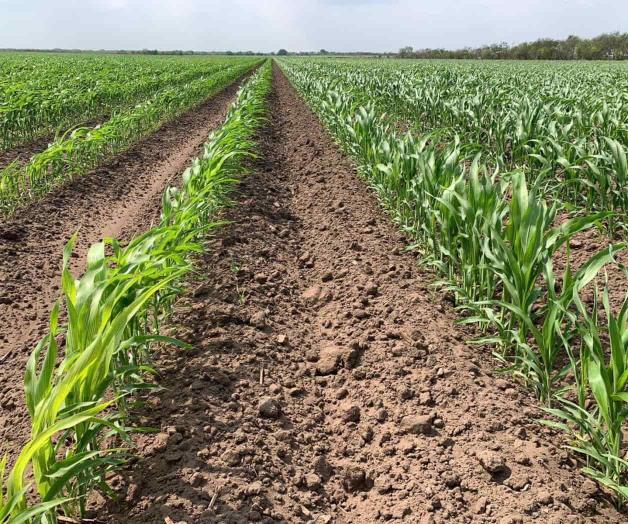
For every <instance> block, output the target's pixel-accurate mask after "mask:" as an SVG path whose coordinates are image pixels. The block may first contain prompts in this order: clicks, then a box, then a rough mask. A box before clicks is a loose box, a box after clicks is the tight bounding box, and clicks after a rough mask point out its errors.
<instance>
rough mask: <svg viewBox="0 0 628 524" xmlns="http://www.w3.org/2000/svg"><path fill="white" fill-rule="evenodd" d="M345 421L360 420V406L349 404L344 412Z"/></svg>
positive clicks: (356, 421)
mask: <svg viewBox="0 0 628 524" xmlns="http://www.w3.org/2000/svg"><path fill="white" fill-rule="evenodd" d="M342 421H343V422H355V423H358V422H360V408H359V407H358V406H356V405H352V406H349V407H348V408H346V409H345V410H344V412H343V414H342Z"/></svg>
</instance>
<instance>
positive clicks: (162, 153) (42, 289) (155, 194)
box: [0, 75, 248, 456]
mask: <svg viewBox="0 0 628 524" xmlns="http://www.w3.org/2000/svg"><path fill="white" fill-rule="evenodd" d="M246 76H248V75H246ZM239 85H240V81H238V82H236V83H234V84H233V85H231V86H229V87H227V88H226V89H225V90H223V91H221V92H220V93H218V94H217V95H216V96H214V97H213V98H211V99H210V100H208V101H207V102H205V103H203V104H202V105H200V106H199V107H197V108H195V109H192V110H191V111H189V112H188V113H186V114H184V115H183V116H181V117H180V118H178V119H176V120H174V121H172V122H170V123H167V124H165V125H163V126H162V127H161V128H160V129H159V130H157V131H156V132H155V133H153V134H152V135H150V136H149V137H147V138H145V139H143V140H141V141H140V142H139V143H137V144H136V145H134V146H133V147H131V148H130V149H129V150H128V151H126V152H125V153H123V154H121V155H119V156H117V157H116V158H115V159H114V160H112V161H110V162H108V163H107V164H105V165H103V166H102V167H100V168H98V169H97V170H95V171H94V172H92V173H89V174H87V175H84V176H82V177H78V178H77V179H76V180H74V181H72V182H70V183H68V184H66V185H64V186H63V187H60V188H57V189H55V190H54V191H53V192H52V193H50V194H48V195H47V196H46V197H44V198H43V199H42V200H40V201H38V202H34V203H33V204H31V205H29V206H28V207H26V208H24V209H23V210H21V211H20V212H18V213H17V214H16V215H15V216H13V217H11V218H10V219H8V220H6V221H4V222H0V443H1V445H0V456H2V455H3V454H4V453H6V452H9V453H13V452H14V451H15V449H18V447H20V446H21V445H22V444H23V443H24V442H25V441H26V439H27V438H28V435H29V431H30V428H29V420H28V413H27V411H26V407H25V405H24V395H23V376H24V366H25V363H26V360H27V359H28V356H29V355H30V353H31V351H32V350H33V348H34V344H35V343H36V342H37V340H38V339H39V338H41V336H43V335H44V334H45V332H46V327H47V325H48V316H49V314H50V313H49V312H50V309H51V306H52V304H53V302H54V301H55V300H56V299H57V297H58V296H59V293H60V288H59V283H60V275H61V262H62V254H63V246H64V244H65V243H66V242H67V241H68V239H69V238H70V237H71V235H72V234H73V233H74V232H77V231H78V233H79V237H78V244H77V247H76V249H75V252H74V259H73V263H72V268H73V271H74V272H75V274H77V275H78V274H80V271H82V269H83V268H84V266H85V257H86V254H87V249H88V248H89V246H90V245H91V244H92V243H94V242H97V241H99V240H101V239H102V238H104V237H106V236H115V237H117V238H122V239H124V238H130V237H131V236H132V235H133V234H135V233H138V232H144V231H146V230H147V229H149V228H150V226H151V223H153V222H154V221H156V220H157V219H158V218H159V210H160V203H161V196H162V193H163V190H164V188H165V187H166V186H167V185H168V184H170V183H173V182H175V181H177V180H178V177H179V176H180V175H181V173H182V172H183V171H184V169H185V168H186V167H187V165H189V163H190V161H191V160H192V159H193V158H194V157H195V156H197V155H198V154H199V153H200V152H201V149H202V144H203V143H204V142H205V140H206V139H207V135H208V133H209V132H210V131H211V130H212V129H215V128H216V127H217V126H218V125H220V124H221V123H222V121H223V120H224V118H225V115H226V112H227V109H228V107H229V105H230V104H231V102H232V101H233V99H234V96H235V93H236V91H237V89H238V86H239Z"/></svg>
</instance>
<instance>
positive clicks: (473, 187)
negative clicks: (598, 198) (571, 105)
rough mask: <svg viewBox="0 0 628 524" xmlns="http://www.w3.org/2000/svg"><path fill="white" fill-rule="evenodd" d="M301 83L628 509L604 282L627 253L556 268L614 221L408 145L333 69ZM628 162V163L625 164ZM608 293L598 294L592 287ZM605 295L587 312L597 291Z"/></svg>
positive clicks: (622, 408) (622, 338) (457, 158)
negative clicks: (586, 234)
mask: <svg viewBox="0 0 628 524" xmlns="http://www.w3.org/2000/svg"><path fill="white" fill-rule="evenodd" d="M282 67H283V68H284V70H285V71H286V72H287V74H288V76H289V78H290V80H291V81H292V82H293V84H294V85H295V87H296V88H297V89H298V90H299V91H300V92H301V94H302V95H303V96H304V98H305V99H306V101H307V102H308V103H309V104H310V106H311V107H312V108H313V109H314V110H315V111H316V112H317V113H318V115H319V117H320V118H321V120H322V121H323V122H324V123H325V125H326V126H327V128H328V129H329V130H330V132H331V133H332V135H333V136H334V137H335V138H336V140H337V141H338V142H339V144H341V146H342V147H343V148H344V149H345V150H346V151H347V152H348V153H349V154H350V155H351V156H353V157H354V158H355V159H356V161H357V163H358V165H359V168H360V172H361V173H362V175H363V176H364V177H365V178H366V180H367V181H368V182H369V183H370V184H371V185H372V187H373V188H374V189H375V190H376V191H377V193H378V195H379V197H380V199H381V201H382V202H383V204H384V205H385V206H386V207H387V209H388V210H389V212H390V213H391V214H392V216H393V217H394V219H395V221H396V222H397V223H398V224H399V226H400V227H401V228H402V229H403V230H404V231H405V232H406V233H407V234H408V235H409V236H410V237H411V238H413V239H414V242H415V243H416V246H417V247H419V248H420V249H421V250H422V251H423V252H424V254H425V258H426V261H427V262H429V263H430V264H432V265H434V266H436V267H437V268H438V269H439V271H440V273H441V274H442V275H443V282H442V284H443V289H444V290H445V291H446V292H450V293H452V294H454V296H455V297H456V299H457V303H458V304H459V306H460V309H461V310H462V311H463V314H464V317H463V322H465V323H472V324H476V325H478V326H479V328H480V329H481V330H482V332H483V337H482V338H481V339H480V340H478V342H479V343H481V344H483V345H485V346H489V347H492V348H493V351H494V354H495V355H496V356H497V358H498V359H499V360H500V362H501V363H502V364H503V366H504V368H505V370H508V371H510V372H512V373H513V374H514V375H515V376H516V377H518V378H520V379H521V380H523V381H524V382H525V383H526V384H527V385H528V386H530V387H531V388H532V389H533V390H534V391H535V392H536V394H537V395H538V397H539V398H540V400H541V401H542V402H543V404H544V405H545V407H546V409H547V410H548V412H549V413H550V414H551V415H552V416H553V417H552V418H551V420H548V421H546V423H547V424H549V425H552V426H553V427H556V428H560V429H561V430H564V431H565V432H567V434H568V435H569V438H570V447H571V449H573V450H575V451H576V452H577V453H579V454H580V456H581V457H583V459H584V461H585V462H586V465H585V467H584V472H585V473H586V474H588V475H590V476H591V477H593V478H594V479H596V480H597V481H599V482H600V483H601V484H603V485H604V486H605V487H606V488H608V489H609V490H611V491H612V492H613V493H614V494H615V496H616V497H617V499H618V501H620V502H625V501H626V500H628V478H627V476H628V462H626V458H625V456H624V453H625V442H624V436H623V433H622V426H623V424H624V422H625V420H626V418H627V417H628V388H627V384H628V325H627V323H628V295H626V297H625V298H624V299H623V303H622V305H621V306H620V308H619V310H618V311H616V310H615V309H614V308H612V307H611V305H610V301H609V296H608V293H607V291H606V289H603V290H602V291H598V288H597V284H596V282H597V281H598V280H599V279H597V278H596V277H597V276H598V274H599V272H600V271H601V270H602V269H603V268H604V266H605V265H607V264H609V263H613V262H614V256H615V255H616V254H617V253H618V252H619V251H621V250H623V249H624V248H625V244H623V243H620V244H616V245H611V246H608V247H607V248H606V249H604V250H602V251H601V252H599V253H597V254H595V255H593V256H592V257H591V258H590V259H589V260H588V261H587V262H586V263H584V264H582V265H581V266H580V267H579V268H578V269H577V270H574V269H572V266H571V265H570V264H569V263H567V266H566V268H565V270H564V271H563V272H562V274H557V272H556V271H555V269H554V264H553V258H554V257H555V255H556V254H557V252H558V250H559V249H561V248H564V247H566V248H567V257H568V258H569V243H570V240H571V239H572V238H573V236H574V235H575V234H577V233H578V232H580V231H582V230H584V229H586V228H590V227H594V226H599V225H600V223H601V222H602V221H604V220H606V219H608V217H609V215H610V213H609V212H608V211H603V212H598V213H593V214H586V215H584V216H580V217H576V218H572V219H570V220H567V221H565V222H562V223H561V224H560V225H556V223H557V220H556V218H557V213H558V210H559V206H558V204H557V203H556V202H555V201H554V202H553V203H551V204H548V203H547V202H546V201H545V195H543V193H542V192H541V188H540V187H538V186H537V187H532V188H531V187H530V186H529V184H528V182H527V180H526V177H525V176H524V173H523V172H522V171H521V170H515V171H513V172H508V173H505V172H504V173H499V176H498V171H497V170H493V169H490V168H489V167H488V166H487V165H485V164H484V163H483V162H482V161H481V158H480V156H479V155H476V156H474V155H473V154H472V153H471V154H470V152H469V150H468V149H465V147H464V146H463V145H462V144H461V142H460V140H454V141H453V142H451V143H447V142H445V143H434V142H433V141H432V140H431V139H430V138H431V136H430V135H429V134H428V135H423V136H415V135H414V134H413V133H405V134H403V135H400V134H399V133H398V132H397V131H396V130H395V129H394V127H393V126H392V125H391V124H390V121H389V119H387V118H386V117H385V116H383V115H381V114H380V113H379V112H378V111H377V110H376V109H375V107H374V105H373V104H367V105H366V106H364V105H362V104H361V103H360V102H361V101H362V100H363V98H362V97H355V96H354V95H353V93H352V92H351V90H349V91H345V90H344V89H343V87H342V84H338V82H337V80H336V75H335V74H334V73H333V71H334V69H333V66H332V65H330V66H328V67H326V69H325V71H326V73H325V74H322V73H321V71H322V70H323V68H320V67H313V68H310V67H308V65H307V62H296V61H290V60H285V61H282ZM625 161H626V160H625V156H624V157H623V162H624V163H625ZM592 287H593V288H594V289H593V290H591V288H592ZM585 290H586V291H592V292H593V300H591V301H587V300H586V299H585V298H583V296H584V291H585Z"/></svg>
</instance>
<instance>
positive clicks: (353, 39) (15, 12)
mask: <svg viewBox="0 0 628 524" xmlns="http://www.w3.org/2000/svg"><path fill="white" fill-rule="evenodd" d="M612 31H621V32H626V31H628V0H0V48H9V47H10V48H65V49H160V50H169V49H185V50H188V49H191V50H195V51H220V50H234V51H237V50H240V51H247V50H251V51H256V52H268V51H276V50H278V49H280V48H285V49H288V50H290V51H305V50H311V51H318V50H320V49H327V50H329V51H397V50H399V48H401V47H404V46H408V45H409V46H413V47H415V48H440V47H443V48H447V49H458V48H462V47H467V46H470V47H476V46H480V45H483V44H490V43H496V42H507V43H510V44H515V43H520V42H524V41H530V40H536V39H537V38H541V37H551V38H565V37H567V36H569V35H570V34H576V35H578V36H581V37H591V36H596V35H598V34H600V33H604V32H612Z"/></svg>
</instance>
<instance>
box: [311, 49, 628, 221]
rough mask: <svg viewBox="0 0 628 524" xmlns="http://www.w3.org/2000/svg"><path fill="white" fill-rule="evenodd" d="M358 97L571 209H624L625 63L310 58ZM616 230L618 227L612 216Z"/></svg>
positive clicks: (315, 69) (627, 187)
mask: <svg viewBox="0 0 628 524" xmlns="http://www.w3.org/2000/svg"><path fill="white" fill-rule="evenodd" d="M307 67H308V69H310V71H311V75H313V76H316V77H317V78H318V77H322V78H330V71H329V70H330V67H333V79H334V82H333V83H332V84H333V86H334V87H335V88H337V89H338V90H341V91H351V93H352V94H353V96H354V98H355V100H356V102H358V103H360V104H362V105H366V104H367V103H369V102H370V103H372V104H373V105H374V107H375V108H377V110H378V112H386V113H388V115H389V116H390V117H391V119H392V120H393V121H394V122H396V123H397V124H398V125H400V126H401V127H403V128H404V129H406V128H409V129H412V130H413V131H414V132H416V133H418V134H420V135H427V134H430V139H431V140H434V141H440V142H443V143H451V142H453V141H455V140H459V141H460V144H461V149H462V150H463V151H464V154H465V155H471V154H473V153H482V155H483V158H484V162H485V163H488V164H490V165H492V166H498V167H499V168H500V169H501V170H507V171H512V170H514V169H519V170H521V171H523V172H525V173H526V174H527V175H528V182H529V183H530V184H533V185H534V186H537V187H539V189H540V190H541V191H542V192H543V194H545V195H551V196H552V197H559V198H560V199H561V200H562V201H563V202H564V203H566V204H568V205H569V206H570V208H571V209H576V208H578V209H580V208H585V209H588V210H590V211H605V210H612V211H614V212H615V213H616V214H617V218H619V217H625V216H627V215H628V168H627V165H626V161H625V155H626V146H627V144H628V66H626V65H625V64H623V63H620V64H591V63H585V64H583V63H576V64H574V63H559V64H556V63H553V64H549V65H548V64H547V63H543V62H536V63H532V64H528V63H520V62H489V63H480V64H478V63H477V62H465V61H457V62H438V61H425V62H420V61H408V62H401V63H399V62H391V61H385V60H382V61H363V60H362V61H360V60H339V61H335V62H334V63H333V66H331V65H330V64H329V62H325V61H324V60H318V61H317V60H312V61H311V62H309V63H308V64H307ZM607 225H608V226H609V227H610V228H611V230H612V232H613V233H615V230H616V228H617V227H620V228H625V227H626V220H625V218H624V219H623V221H622V222H621V223H620V224H617V220H616V219H613V218H611V219H609V220H608V221H607Z"/></svg>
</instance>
